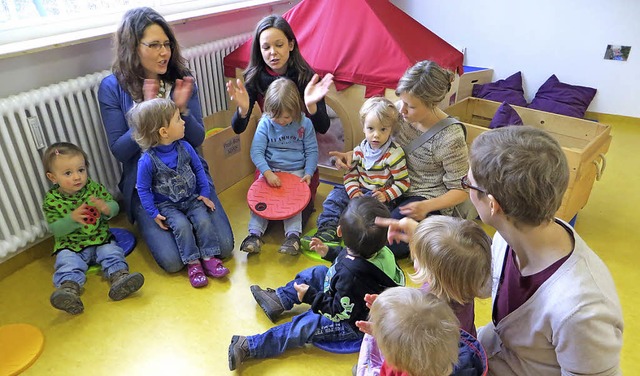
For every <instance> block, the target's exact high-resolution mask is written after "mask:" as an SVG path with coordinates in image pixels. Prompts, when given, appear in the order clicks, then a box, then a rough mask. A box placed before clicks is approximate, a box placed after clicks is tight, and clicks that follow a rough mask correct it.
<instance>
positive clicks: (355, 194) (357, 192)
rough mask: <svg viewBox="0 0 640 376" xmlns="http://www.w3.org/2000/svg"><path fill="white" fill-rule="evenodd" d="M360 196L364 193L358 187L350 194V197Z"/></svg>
mask: <svg viewBox="0 0 640 376" xmlns="http://www.w3.org/2000/svg"><path fill="white" fill-rule="evenodd" d="M360 196H364V194H363V193H362V191H361V190H360V189H358V190H357V191H356V192H355V193H354V194H353V195H352V196H351V198H356V197H360Z"/></svg>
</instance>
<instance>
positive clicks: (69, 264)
mask: <svg viewBox="0 0 640 376" xmlns="http://www.w3.org/2000/svg"><path fill="white" fill-rule="evenodd" d="M43 162H44V169H45V171H46V173H47V178H48V179H49V180H50V181H51V182H52V183H53V184H54V185H53V187H51V189H49V191H48V192H47V194H46V196H45V198H44V202H43V203H42V209H43V211H44V215H45V218H46V220H47V223H48V224H49V229H50V230H51V232H52V233H53V236H54V238H55V245H54V249H53V254H54V255H56V263H55V268H56V271H55V273H54V274H53V283H54V285H55V286H56V290H55V291H54V292H53V294H51V298H50V301H51V305H52V306H54V307H55V308H57V309H60V310H62V311H65V312H68V313H71V314H73V315H76V314H78V313H81V312H82V311H84V305H83V304H82V300H81V299H80V290H81V288H82V286H83V285H84V283H85V282H86V280H87V277H86V275H85V273H86V271H87V270H88V268H89V265H92V264H100V265H101V266H102V272H103V273H104V276H105V277H106V278H107V279H108V280H109V281H110V282H111V288H110V289H109V297H110V298H111V299H113V300H122V299H124V298H126V297H127V296H129V295H131V294H132V293H133V292H135V291H138V290H139V289H140V287H142V285H143V284H144V277H143V276H142V274H140V273H131V274H129V265H128V264H127V261H126V260H125V259H124V250H122V248H120V247H119V246H118V245H117V244H116V242H115V240H114V239H113V236H112V235H111V233H110V232H109V224H107V221H108V220H109V219H111V218H113V217H114V216H115V215H117V214H118V210H119V207H118V203H117V202H116V201H114V199H113V197H112V196H111V194H110V193H109V192H108V191H107V189H106V188H105V187H104V186H103V185H102V184H100V183H97V182H95V181H93V180H91V179H90V178H89V176H88V172H87V169H88V168H89V161H88V160H87V154H85V152H84V151H83V150H82V149H80V148H79V147H78V146H76V145H74V144H71V143H68V142H58V143H55V144H53V145H51V146H49V147H48V148H47V150H46V151H45V152H44V157H43Z"/></svg>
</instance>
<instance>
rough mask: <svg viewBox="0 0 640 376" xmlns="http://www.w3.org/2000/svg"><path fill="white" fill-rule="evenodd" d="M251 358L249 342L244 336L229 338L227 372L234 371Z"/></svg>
mask: <svg viewBox="0 0 640 376" xmlns="http://www.w3.org/2000/svg"><path fill="white" fill-rule="evenodd" d="M249 358H251V354H250V353H249V342H248V341H247V337H245V336H233V337H231V344H229V371H233V370H234V369H236V368H237V367H238V366H239V365H240V364H242V362H244V361H245V360H246V359H249Z"/></svg>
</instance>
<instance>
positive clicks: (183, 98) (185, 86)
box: [173, 76, 193, 113]
mask: <svg viewBox="0 0 640 376" xmlns="http://www.w3.org/2000/svg"><path fill="white" fill-rule="evenodd" d="M192 93H193V77H190V76H186V77H184V78H183V79H179V78H178V79H177V80H176V82H175V83H174V84H173V103H175V104H176V106H178V109H180V113H183V112H185V111H186V110H187V109H188V107H187V104H188V103H189V99H191V94H192Z"/></svg>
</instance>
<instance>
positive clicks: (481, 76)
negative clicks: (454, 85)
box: [455, 67, 493, 103]
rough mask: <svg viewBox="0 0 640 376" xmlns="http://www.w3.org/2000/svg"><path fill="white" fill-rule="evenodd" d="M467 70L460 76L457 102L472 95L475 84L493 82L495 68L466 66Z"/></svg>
mask: <svg viewBox="0 0 640 376" xmlns="http://www.w3.org/2000/svg"><path fill="white" fill-rule="evenodd" d="M464 69H465V72H464V73H463V74H462V76H460V82H459V83H458V92H457V93H456V97H455V102H456V103H457V102H460V101H462V100H463V99H465V98H468V97H470V96H471V92H472V90H473V85H475V84H486V83H489V82H491V79H492V78H493V69H488V68H476V67H464Z"/></svg>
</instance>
